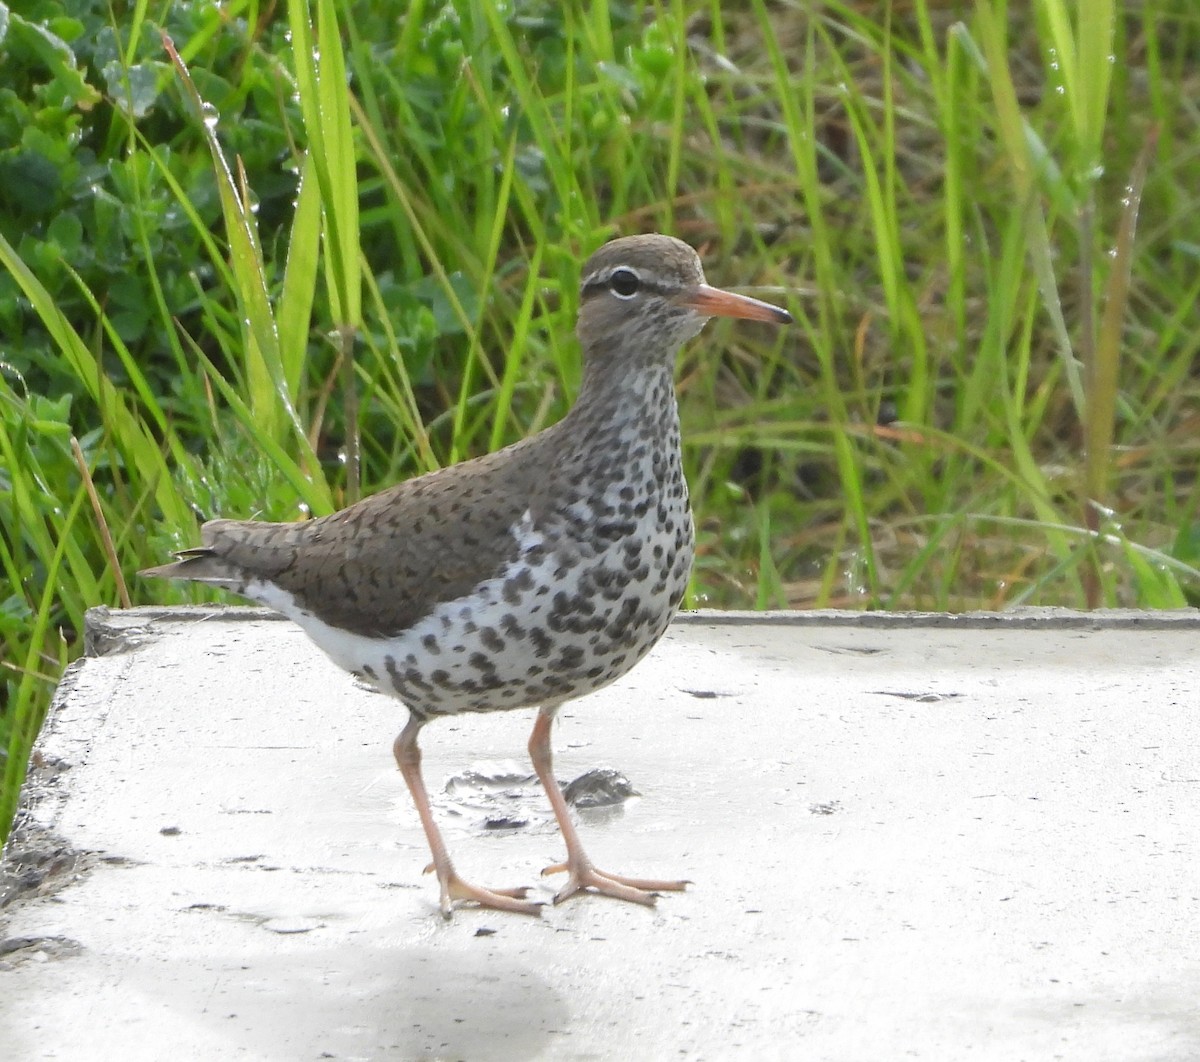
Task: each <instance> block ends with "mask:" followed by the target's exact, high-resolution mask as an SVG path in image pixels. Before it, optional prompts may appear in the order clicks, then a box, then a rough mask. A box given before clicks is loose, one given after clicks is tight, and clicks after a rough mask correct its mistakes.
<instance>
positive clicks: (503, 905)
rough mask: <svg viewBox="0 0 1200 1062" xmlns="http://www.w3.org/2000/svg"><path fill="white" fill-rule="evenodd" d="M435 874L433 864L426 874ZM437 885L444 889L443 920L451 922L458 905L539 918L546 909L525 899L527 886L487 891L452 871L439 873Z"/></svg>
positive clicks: (442, 902) (442, 898)
mask: <svg viewBox="0 0 1200 1062" xmlns="http://www.w3.org/2000/svg"><path fill="white" fill-rule="evenodd" d="M435 870H437V868H436V867H435V866H434V865H433V864H432V863H430V864H429V866H427V867H426V868H425V873H426V874H429V873H432V872H433V871H435ZM438 883H439V885H440V886H441V907H442V917H443V918H445V919H447V920H449V918H450V915H451V912H452V911H453V910H454V906H455V904H459V903H475V904H478V905H479V906H480V907H488V908H491V909H492V910H495V911H511V912H513V913H514V914H531V915H534V916H539V917H540V916H541V913H542V907H543V906H545V905H544V904H543V903H542V902H541V901H540V900H526V899H525V897H526V896H528V895H529V887H528V886H527V885H521V886H519V887H518V888H515V889H485V888H483V887H482V886H480V885H472V884H471V883H470V882H469V881H463V879H462V878H460V877H459V876H458V872H457V871H456V870H454V869H453V868H451V869H450V870H449V871H448V872H447V873H445V874H442V873H438Z"/></svg>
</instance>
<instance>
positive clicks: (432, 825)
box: [392, 715, 542, 919]
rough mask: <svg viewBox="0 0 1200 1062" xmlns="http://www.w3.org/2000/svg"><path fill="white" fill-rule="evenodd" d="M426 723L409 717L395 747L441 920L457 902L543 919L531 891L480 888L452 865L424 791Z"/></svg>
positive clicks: (446, 916) (540, 908) (525, 889)
mask: <svg viewBox="0 0 1200 1062" xmlns="http://www.w3.org/2000/svg"><path fill="white" fill-rule="evenodd" d="M424 725H425V724H424V721H423V720H421V719H418V718H417V717H416V716H415V715H413V716H410V717H409V720H408V723H407V724H406V725H405V727H404V729H403V730H402V731H400V736H399V737H397V738H396V741H395V744H394V745H393V746H392V752H393V753H394V754H395V756H396V763H397V765H398V766H399V767H400V773H401V774H402V775H404V781H405V782H406V783H407V785H408V791H409V792H410V793H411V794H412V798H413V803H414V804H416V806H417V814H418V815H419V816H420V817H421V826H422V827H423V828H424V830H425V839H426V840H427V841H428V842H429V852H430V854H431V855H432V856H433V862H432V863H430V864H429V866H427V867H426V868H425V872H426V873H429V871H431V870H432V871H436V873H437V879H438V885H439V887H440V891H441V907H442V917H443V918H447V919H448V918H449V917H450V912H451V910H452V909H453V906H454V904H455V902H458V901H462V902H474V903H477V904H479V906H480V907H492V908H495V909H496V910H497V911H514V912H516V913H517V914H531V915H540V914H541V911H542V905H541V904H540V903H537V902H535V901H533V900H526V899H525V896H526V895H527V894H528V892H529V889H528V887H525V886H522V887H521V888H517V889H484V888H481V887H480V886H478V885H472V884H471V883H470V882H467V881H463V879H462V878H460V877H459V876H458V871H456V870H455V869H454V864H453V863H451V862H450V856H449V853H447V851H446V844H445V842H444V841H443V840H442V834H441V831H440V830H439V829H438V828H437V823H436V822H434V820H433V810H432V808H431V807H430V806H429V794H428V793H427V792H426V791H425V780H424V778H422V776H421V749H420V747H419V746H418V745H417V735H418V734H419V733H420V732H421V727H422V726H424Z"/></svg>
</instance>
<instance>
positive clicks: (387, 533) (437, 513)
mask: <svg viewBox="0 0 1200 1062" xmlns="http://www.w3.org/2000/svg"><path fill="white" fill-rule="evenodd" d="M528 441H529V442H532V441H533V440H528ZM536 465H537V461H536V459H535V458H534V456H533V454H532V453H531V452H530V451H529V449H528V447H527V446H525V445H524V444H518V445H517V446H513V447H509V448H508V449H506V450H502V451H499V452H498V453H495V454H490V455H488V456H486V457H482V458H479V459H476V460H474V461H468V462H465V463H464V464H461V465H456V466H454V467H452V468H448V469H443V470H441V471H439V472H433V473H430V474H429V475H425V476H421V477H419V478H417V479H414V480H409V481H407V482H405V483H401V484H398V485H397V486H395V487H392V488H390V489H388V490H385V491H382V492H380V493H379V494H375V495H372V496H371V497H370V498H365V499H364V500H363V501H361V502H358V503H357V504H356V505H352V506H350V507H348V508H346V509H343V510H341V511H340V512H337V513H334V514H332V515H331V516H326V517H321V518H319V519H316V520H310V521H307V522H304V523H293V524H267V523H258V522H254V521H237V520H213V521H210V522H209V523H207V524H205V525H204V528H203V529H202V532H201V535H202V539H203V541H204V545H205V547H207V549H206V551H205V556H204V557H201V558H197V560H195V561H188V560H184V561H181V562H180V568H184V567H186V566H187V565H189V564H196V563H198V562H200V561H207V562H208V563H209V564H210V565H211V564H212V563H213V562H219V563H221V564H222V565H224V566H228V568H229V569H230V571H231V574H232V573H233V572H236V573H237V575H238V576H240V577H241V578H243V579H244V578H246V577H255V576H258V577H261V578H263V579H268V580H270V581H271V582H273V583H275V584H276V585H277V586H279V587H280V588H281V589H283V590H287V591H289V592H290V593H292V594H293V595H294V596H295V597H296V599H297V601H298V602H299V603H300V604H301V605H302V606H303V607H304V608H305V609H307V610H309V611H310V612H312V613H313V614H314V615H316V616H317V617H319V618H320V619H322V620H323V621H324V622H326V623H328V624H331V625H334V626H338V627H343V628H345V629H347V630H350V631H353V632H355V633H357V634H364V635H369V636H386V635H390V634H396V633H399V632H400V631H403V630H407V629H408V628H409V627H411V626H412V625H413V624H414V623H416V622H417V621H418V620H420V619H421V618H422V617H424V616H426V615H428V614H429V612H430V611H432V609H433V608H434V607H435V606H436V605H437V604H438V603H439V602H442V601H448V600H453V599H454V598H456V597H461V596H463V595H464V594H466V593H468V592H469V591H470V590H471V589H472V588H473V587H474V586H475V585H477V584H478V583H479V582H481V581H483V580H484V579H487V578H489V577H491V576H494V575H496V574H497V573H499V572H500V571H501V570H502V569H503V568H504V566H505V565H506V564H508V563H509V562H510V561H511V560H513V559H514V558H515V557H516V555H517V552H518V548H519V547H518V543H517V540H516V538H515V537H514V536H513V534H512V529H513V527H514V526H515V525H517V524H519V522H520V520H521V518H522V516H523V515H524V513H525V512H527V511H529V510H530V509H531V507H535V503H534V501H533V495H534V492H535V480H536V478H537V475H538V471H539V470H538V469H537V468H536ZM541 486H542V487H544V483H543V484H541ZM177 574H178V575H179V576H184V577H186V576H187V575H188V574H189V573H188V572H186V571H184V570H180V571H178V573H177ZM214 581H215V580H214Z"/></svg>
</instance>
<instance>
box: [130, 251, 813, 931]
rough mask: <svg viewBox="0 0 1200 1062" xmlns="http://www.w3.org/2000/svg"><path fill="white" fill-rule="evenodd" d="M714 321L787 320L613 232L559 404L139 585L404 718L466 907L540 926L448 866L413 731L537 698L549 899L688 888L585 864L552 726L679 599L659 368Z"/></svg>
mask: <svg viewBox="0 0 1200 1062" xmlns="http://www.w3.org/2000/svg"><path fill="white" fill-rule="evenodd" d="M712 317H734V318H743V319H748V320H751V321H764V322H773V323H776V324H787V323H790V322H791V320H792V318H791V315H790V314H789V313H788V312H787V311H786V310H783V309H781V308H779V307H777V306H773V305H770V304H769V303H765V302H760V301H758V300H757V299H753V298H750V297H748V296H745V295H739V294H734V293H732V292H728V291H723V290H721V289H719V288H714V287H710V286H709V285H708V284H707V283H706V281H705V277H704V270H703V267H702V265H701V261H700V257H699V255H698V254H697V253H696V251H695V250H694V249H693V248H692V247H691V246H689V245H688V244H687V243H684V242H683V241H682V240H678V239H676V238H674V237H672V236H665V235H659V234H643V235H634V236H624V237H618V238H616V239H613V240H610V241H609V242H607V243H605V244H604V245H602V246H601V247H600V248H599V249H598V250H597V251H596V252H595V253H594V254H593V255H592V256H591V257H590V258H589V259H588V260H587V262H586V263H585V265H584V266H583V269H582V271H581V279H580V289H579V310H578V317H577V325H576V334H577V337H578V340H579V345H580V348H581V350H582V356H583V372H582V380H581V384H580V388H579V392H578V395H577V398H576V401H575V402H574V404H573V405H572V407H571V408H570V409H569V411H568V412H567V413H566V414H565V416H564V417H563V418H562V419H561V420H559V421H558V422H557V423H555V424H553V425H551V426H549V427H547V428H545V429H543V430H542V431H540V432H538V433H536V434H534V435H531V436H529V437H527V438H525V439H522V440H520V441H518V442H515V443H513V444H511V445H509V446H507V447H505V448H504V449H501V450H497V451H495V452H493V453H490V454H485V455H483V456H480V457H475V458H472V459H470V460H466V461H463V462H461V463H459V464H455V465H451V466H448V467H446V468H442V469H439V470H436V471H433V472H428V473H426V474H424V475H421V476H417V477H415V478H412V479H409V480H405V481H402V482H400V483H398V484H396V485H394V486H392V487H389V488H387V489H384V490H382V491H380V492H379V493H377V494H374V495H371V496H369V497H367V498H365V499H363V500H362V501H359V502H357V503H355V504H353V505H350V506H348V507H347V508H345V509H342V510H340V511H337V512H334V513H332V514H330V515H328V516H322V517H319V518H315V519H309V520H305V521H300V522H290V523H268V522H264V521H255V520H231V519H216V520H210V521H208V522H207V523H205V524H204V525H203V526H202V527H201V530H200V540H201V545H199V546H196V547H193V548H190V549H184V550H181V551H179V552H178V553H176V554H175V557H176V559H175V560H174V561H173V562H171V563H168V564H164V565H160V566H158V567H153V568H148V569H146V570H144V571H143V572H141V573H140V574H142V575H143V576H146V577H150V578H167V579H184V580H194V581H196V582H199V583H205V584H209V585H212V586H216V587H222V588H224V589H226V590H229V591H232V592H233V593H235V594H238V595H240V596H242V597H245V598H249V599H251V600H253V601H256V602H259V603H260V604H263V605H267V606H269V607H271V608H273V609H276V610H277V611H279V612H281V613H283V614H284V615H285V616H287V617H289V618H290V619H292V620H294V621H295V622H296V623H297V624H299V625H300V627H302V628H303V629H304V631H305V632H306V633H307V634H308V636H309V637H310V638H311V639H312V641H313V642H315V643H316V644H317V646H319V647H320V648H321V649H322V650H324V652H325V653H326V654H328V656H329V657H331V658H332V659H333V661H334V662H335V663H337V664H339V665H340V666H341V667H342V668H344V669H345V670H347V671H349V672H351V673H352V674H354V675H355V676H357V677H358V678H360V679H361V680H363V681H365V682H367V683H368V684H370V685H372V686H374V687H375V688H376V689H378V690H379V691H381V692H383V693H386V694H390V695H392V696H394V697H396V698H398V699H399V700H400V701H401V702H402V704H403V705H404V706H405V707H407V709H408V712H409V717H408V721H407V723H406V725H405V726H404V727H403V729H402V730H401V732H400V734H399V736H398V737H397V738H396V739H395V742H394V744H393V753H394V756H395V760H396V763H397V765H398V767H399V769H400V772H401V774H402V776H403V778H404V781H405V783H406V784H407V786H408V789H409V791H410V793H411V795H412V799H413V803H414V804H415V805H416V810H417V813H418V815H419V817H420V821H421V825H422V828H423V830H424V833H425V838H426V841H427V842H428V845H429V850H430V855H431V859H432V862H431V863H430V865H429V866H428V867H427V868H426V870H427V871H432V872H434V873H436V875H437V881H438V885H439V906H440V908H441V912H442V914H443V916H444V917H446V918H449V917H450V916H451V911H452V910H454V909H455V908H457V907H460V906H463V905H478V906H480V907H484V908H491V909H495V910H501V911H511V912H516V913H522V914H539V913H540V912H541V909H542V907H543V906H544V905H543V904H542V903H541V902H539V901H537V900H531V899H529V898H528V896H529V893H530V891H531V890H530V889H529V888H528V887H524V886H523V887H518V888H485V887H482V886H478V885H475V884H472V883H471V882H469V881H466V880H464V879H463V878H462V877H460V875H459V874H458V872H457V870H456V869H455V867H454V864H453V862H452V861H451V858H450V855H449V853H448V851H447V848H446V844H445V842H444V840H443V838H442V834H441V831H440V830H439V829H438V826H437V823H436V821H435V819H434V815H433V811H432V808H431V806H430V801H429V795H428V792H427V790H426V788H425V782H424V778H423V775H422V772H421V750H420V747H419V745H418V736H419V735H420V734H421V732H422V730H423V728H424V727H425V725H426V724H427V723H429V722H430V721H431V720H435V719H438V718H440V717H443V716H448V715H457V714H459V713H466V712H492V711H504V710H509V709H518V708H535V709H536V715H535V719H534V725H533V730H532V732H531V735H530V738H529V746H528V748H529V756H530V760H531V762H532V764H533V768H534V770H535V772H536V774H537V777H538V779H539V781H540V782H541V784H542V787H543V788H544V790H545V792H546V796H547V798H548V799H549V802H550V806H551V808H552V810H553V812H554V816H555V819H556V820H557V823H558V827H559V830H560V832H561V834H562V838H563V841H564V843H565V846H566V859H565V860H564V861H563V862H561V863H558V864H555V865H554V866H551V867H547V868H546V869H545V870H544V871H543V874H552V873H557V872H565V873H566V874H567V878H566V883H565V884H564V885H563V886H562V888H561V889H559V890H558V892H557V893H556V894H555V895H554V897H553V903H555V904H558V903H561V902H563V901H564V900H566V899H568V898H570V897H572V896H575V895H578V894H580V893H585V892H587V893H599V894H602V895H605V896H609V897H613V898H615V899H619V900H625V901H629V902H632V903H637V904H642V905H645V906H653V905H654V904H655V902H656V899H657V898H658V894H659V893H662V892H676V891H682V890H683V889H684V888H685V887H686V886H687V885H688V884H689V882H688V881H686V880H679V881H674V880H656V879H645V878H636V877H627V876H624V875H620V874H614V873H609V872H607V871H604V870H601V869H599V868H598V867H596V866H595V865H594V864H593V862H592V861H591V859H590V858H589V857H588V855H587V854H586V852H585V850H584V847H583V844H582V842H581V841H580V838H579V834H578V831H577V830H576V828H575V825H574V824H573V823H572V821H571V816H570V814H569V811H568V808H567V803H566V800H565V799H564V798H563V794H562V790H561V789H560V787H559V783H558V781H557V780H556V779H555V777H554V772H553V757H552V751H551V740H550V739H551V728H552V724H553V722H554V719H555V715H556V713H557V712H558V710H559V709H560V708H561V707H562V706H563V705H564V704H565V703H567V702H568V701H572V700H574V699H575V698H578V697H582V696H584V695H585V694H588V693H592V692H594V691H596V690H599V689H601V688H602V687H604V686H607V685H608V684H609V683H611V682H613V681H615V680H616V679H618V678H620V677H621V676H623V675H624V674H626V673H627V672H628V671H629V670H630V669H631V668H632V667H633V666H634V665H635V664H636V663H637V662H638V661H639V660H641V659H642V658H643V657H644V656H645V655H646V654H647V653H648V652H649V651H650V649H651V648H652V647H653V646H654V644H655V643H656V642H657V641H658V640H659V638H661V637H662V635H663V633H664V632H665V631H666V629H667V626H668V624H669V623H670V622H671V620H672V618H673V617H674V615H675V613H676V611H677V610H678V608H679V606H680V603H681V602H682V600H683V597H684V592H685V590H686V588H687V584H688V579H689V575H690V572H691V567H692V560H693V557H694V553H695V532H694V525H693V519H692V512H691V505H690V499H689V494H688V486H687V482H686V480H685V478H684V472H683V460H682V453H681V447H680V422H679V411H678V406H677V401H676V393H675V385H674V368H675V361H676V356H677V354H678V352H679V350H680V348H681V347H682V346H683V344H684V343H686V342H687V341H688V340H690V339H692V338H694V337H695V336H696V335H698V334H699V332H700V331H701V329H702V328H703V327H704V325H705V324H706V323H707V321H708V320H709V319H710V318H712Z"/></svg>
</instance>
